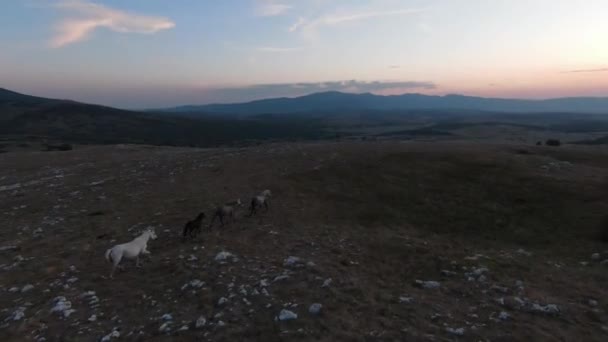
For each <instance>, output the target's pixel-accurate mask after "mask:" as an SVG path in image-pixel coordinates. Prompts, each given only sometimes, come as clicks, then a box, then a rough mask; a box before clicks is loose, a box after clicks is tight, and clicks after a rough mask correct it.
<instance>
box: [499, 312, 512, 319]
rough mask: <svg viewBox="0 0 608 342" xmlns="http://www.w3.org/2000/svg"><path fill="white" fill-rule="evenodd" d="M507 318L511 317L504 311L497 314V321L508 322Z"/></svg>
mask: <svg viewBox="0 0 608 342" xmlns="http://www.w3.org/2000/svg"><path fill="white" fill-rule="evenodd" d="M509 318H511V315H509V313H508V312H506V311H501V312H500V313H499V314H498V319H499V320H501V321H506V320H508V319H509Z"/></svg>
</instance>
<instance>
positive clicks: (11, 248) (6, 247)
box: [0, 246, 17, 252]
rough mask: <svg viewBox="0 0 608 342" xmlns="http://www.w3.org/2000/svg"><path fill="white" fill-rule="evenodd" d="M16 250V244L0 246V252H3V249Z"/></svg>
mask: <svg viewBox="0 0 608 342" xmlns="http://www.w3.org/2000/svg"><path fill="white" fill-rule="evenodd" d="M16 250H17V246H2V247H0V252H4V251H16Z"/></svg>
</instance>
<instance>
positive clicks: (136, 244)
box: [106, 228, 156, 278]
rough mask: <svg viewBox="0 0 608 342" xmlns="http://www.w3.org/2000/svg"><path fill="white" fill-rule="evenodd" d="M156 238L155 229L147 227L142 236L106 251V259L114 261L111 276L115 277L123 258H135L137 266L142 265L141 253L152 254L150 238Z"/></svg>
mask: <svg viewBox="0 0 608 342" xmlns="http://www.w3.org/2000/svg"><path fill="white" fill-rule="evenodd" d="M150 239H152V240H155V239H156V233H155V232H154V229H150V228H149V229H146V230H145V231H144V232H143V233H142V234H141V235H140V236H138V237H136V238H135V239H133V240H131V241H130V242H127V243H123V244H120V245H116V246H114V247H112V248H110V249H108V250H107V251H106V260H107V261H109V262H111V263H112V271H111V272H110V278H113V277H114V271H116V267H118V264H119V263H120V261H121V260H122V258H127V259H135V266H137V267H140V263H139V255H140V254H150V251H148V240H150Z"/></svg>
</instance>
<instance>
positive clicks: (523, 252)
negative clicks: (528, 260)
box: [517, 248, 532, 256]
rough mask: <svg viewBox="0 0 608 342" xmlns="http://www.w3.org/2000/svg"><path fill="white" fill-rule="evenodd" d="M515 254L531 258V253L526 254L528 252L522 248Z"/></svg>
mask: <svg viewBox="0 0 608 342" xmlns="http://www.w3.org/2000/svg"><path fill="white" fill-rule="evenodd" d="M517 253H518V254H521V255H525V256H532V253H531V252H528V251H526V250H524V249H523V248H520V249H518V250H517Z"/></svg>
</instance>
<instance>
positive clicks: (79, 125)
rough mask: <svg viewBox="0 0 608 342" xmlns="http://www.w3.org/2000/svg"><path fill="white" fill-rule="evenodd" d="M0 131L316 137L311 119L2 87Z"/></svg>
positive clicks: (187, 138) (169, 140) (93, 139)
mask: <svg viewBox="0 0 608 342" xmlns="http://www.w3.org/2000/svg"><path fill="white" fill-rule="evenodd" d="M0 123H1V124H0V135H6V136H10V137H11V138H13V137H17V139H19V138H18V137H27V139H48V140H58V141H65V142H74V143H88V144H90V143H114V144H115V143H141V144H155V145H181V146H217V145H221V144H231V143H235V142H241V141H247V140H269V139H303V138H314V137H318V136H319V135H320V131H319V129H318V128H317V127H315V126H314V125H313V124H312V123H310V122H304V123H302V122H299V121H293V120H292V121H289V122H287V121H285V120H278V121H276V120H273V121H263V120H236V119H233V118H222V117H204V118H202V117H201V118H186V117H182V116H176V115H172V114H164V113H142V112H135V111H127V110H122V109H116V108H111V107H105V106H98V105H90V104H85V103H79V102H74V101H64V100H54V99H46V98H39V97H33V96H28V95H23V94H19V93H15V92H11V91H7V90H2V91H0Z"/></svg>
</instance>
